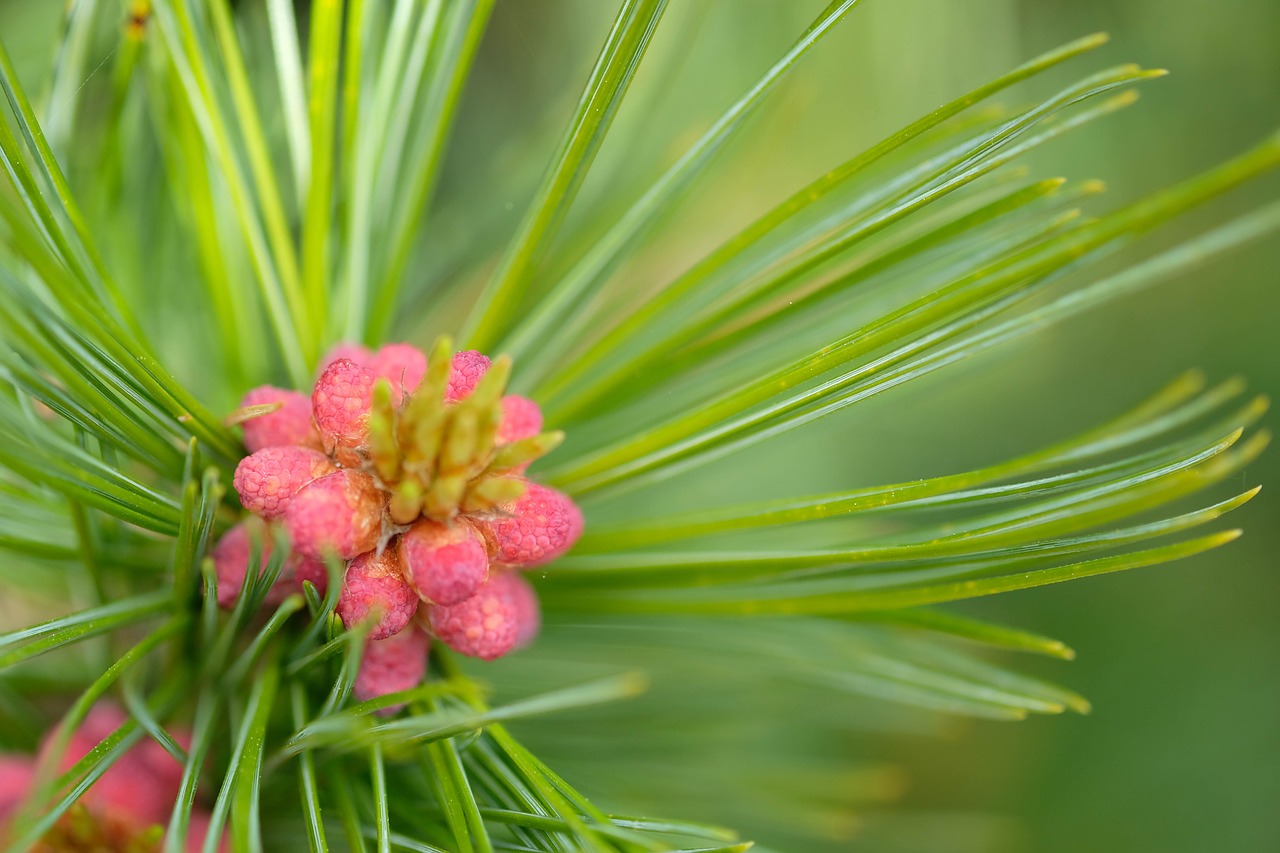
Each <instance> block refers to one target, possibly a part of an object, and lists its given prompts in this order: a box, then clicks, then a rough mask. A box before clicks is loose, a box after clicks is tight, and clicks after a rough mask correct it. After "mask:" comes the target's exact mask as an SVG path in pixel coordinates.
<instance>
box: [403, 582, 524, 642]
mask: <svg viewBox="0 0 1280 853" xmlns="http://www.w3.org/2000/svg"><path fill="white" fill-rule="evenodd" d="M524 583H525V581H524V579H523V578H521V577H518V576H517V575H516V574H515V573H514V572H492V573H491V574H490V575H489V580H488V581H486V582H485V584H484V586H482V587H480V589H479V590H477V591H476V594H475V595H473V596H471V597H470V598H468V599H467V600H466V601H464V602H462V603H461V604H455V605H453V606H451V607H446V606H444V605H441V604H432V605H430V606H428V607H427V619H428V621H429V622H430V624H431V632H432V633H433V634H435V635H436V636H437V637H439V638H440V641H441V642H443V643H444V644H445V645H447V646H448V647H449V648H451V649H453V650H454V651H456V652H458V653H460V654H464V655H470V656H471V657H477V658H483V659H484V660H493V659H494V658H500V657H502V656H503V655H505V654H506V653H507V652H509V651H511V650H512V649H514V648H515V647H516V645H517V644H518V643H519V641H520V638H521V636H522V635H523V634H525V633H527V632H528V629H527V628H525V629H524V631H522V627H521V626H522V623H521V620H522V619H524V620H526V621H527V620H528V615H529V614H528V602H527V600H525V599H523V598H522V596H523V594H524V593H523V591H522V590H521V585H522V584H524ZM536 631H537V628H536V627H535V628H534V632H535V633H536Z"/></svg>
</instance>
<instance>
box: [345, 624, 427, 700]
mask: <svg viewBox="0 0 1280 853" xmlns="http://www.w3.org/2000/svg"><path fill="white" fill-rule="evenodd" d="M429 644H430V641H429V640H428V638H427V635H426V633H425V632H423V630H422V629H421V628H419V627H418V626H417V625H409V626H408V627H406V628H405V629H404V630H403V631H401V632H400V633H398V634H393V635H392V636H390V637H387V638H386V639H382V640H373V641H372V642H368V643H365V647H364V657H363V658H362V659H361V660H360V671H359V672H358V673H357V674H356V683H355V687H354V688H353V690H352V692H353V693H355V695H356V698H357V699H359V700H360V701H362V702H363V701H366V700H368V699H376V698H378V697H379V696H386V695H387V694H388V693H399V692H400V691H401V690H409V689H411V688H413V687H417V686H418V685H419V684H421V683H422V679H424V678H426V676H427V649H428V646H429ZM403 707H404V705H391V706H389V707H386V708H383V709H381V710H380V711H378V713H379V714H381V715H384V716H386V715H389V714H394V713H395V712H396V711H399V710H400V709H401V708H403Z"/></svg>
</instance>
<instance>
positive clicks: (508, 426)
mask: <svg viewBox="0 0 1280 853" xmlns="http://www.w3.org/2000/svg"><path fill="white" fill-rule="evenodd" d="M540 432H542V410H541V409H539V408H538V404H537V403H535V402H533V401H532V400H530V399H529V398H528V397H520V396H518V395H516V394H508V395H507V396H506V397H503V398H502V422H501V423H499V424H498V436H497V440H498V444H510V443H511V442H513V441H519V440H520V439H522V438H532V437H533V436H535V435H537V434H538V433H540Z"/></svg>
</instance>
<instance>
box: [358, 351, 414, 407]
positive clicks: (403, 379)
mask: <svg viewBox="0 0 1280 853" xmlns="http://www.w3.org/2000/svg"><path fill="white" fill-rule="evenodd" d="M366 366H367V367H368V368H369V369H370V370H372V371H373V372H374V373H375V374H377V377H378V378H379V379H386V380H388V381H389V382H390V383H391V388H392V391H393V392H394V393H393V395H392V399H393V400H394V402H395V404H396V405H397V406H398V405H400V404H401V403H402V402H403V401H404V398H405V397H406V396H408V395H409V394H412V393H413V392H414V391H416V390H417V389H418V385H419V384H420V383H421V382H422V377H423V376H424V375H425V374H426V372H427V357H426V356H425V355H424V354H423V353H422V350H420V349H417V348H415V347H411V346H409V345H408V344H387V345H386V346H384V347H383V348H382V349H380V350H378V351H377V352H376V353H374V355H373V358H372V359H370V361H369V362H368V364H367V365H366Z"/></svg>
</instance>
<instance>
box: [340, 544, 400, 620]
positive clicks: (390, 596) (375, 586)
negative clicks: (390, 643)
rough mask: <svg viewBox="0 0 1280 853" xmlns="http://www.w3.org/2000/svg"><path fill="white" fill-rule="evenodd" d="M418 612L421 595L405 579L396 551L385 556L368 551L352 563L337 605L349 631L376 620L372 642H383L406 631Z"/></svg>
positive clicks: (390, 549)
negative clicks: (370, 619) (371, 618)
mask: <svg viewBox="0 0 1280 853" xmlns="http://www.w3.org/2000/svg"><path fill="white" fill-rule="evenodd" d="M417 610H418V593H417V592H416V591H415V590H414V588H413V587H412V586H410V585H409V584H408V583H407V582H406V581H405V579H404V578H403V577H402V576H401V574H400V561H399V558H398V557H397V555H396V551H395V549H394V548H388V549H386V550H385V551H383V552H382V553H381V554H378V553H377V552H376V551H368V552H366V553H364V554H361V555H360V556H358V557H356V558H355V559H354V560H352V561H351V565H349V566H348V567H347V576H346V583H345V584H344V586H343V588H342V597H341V598H339V599H338V606H337V612H338V616H339V617H340V618H341V619H342V624H343V625H345V626H346V627H347V628H354V627H355V626H356V624H357V623H359V622H362V621H364V620H365V619H367V618H370V617H373V618H376V619H377V621H376V622H375V623H374V625H373V628H371V629H370V631H369V639H370V640H381V639H383V638H385V637H390V636H391V635H392V634H397V633H399V632H400V631H402V630H403V629H404V626H405V625H408V624H409V621H410V620H411V619H413V614H414V613H416V612H417Z"/></svg>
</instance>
